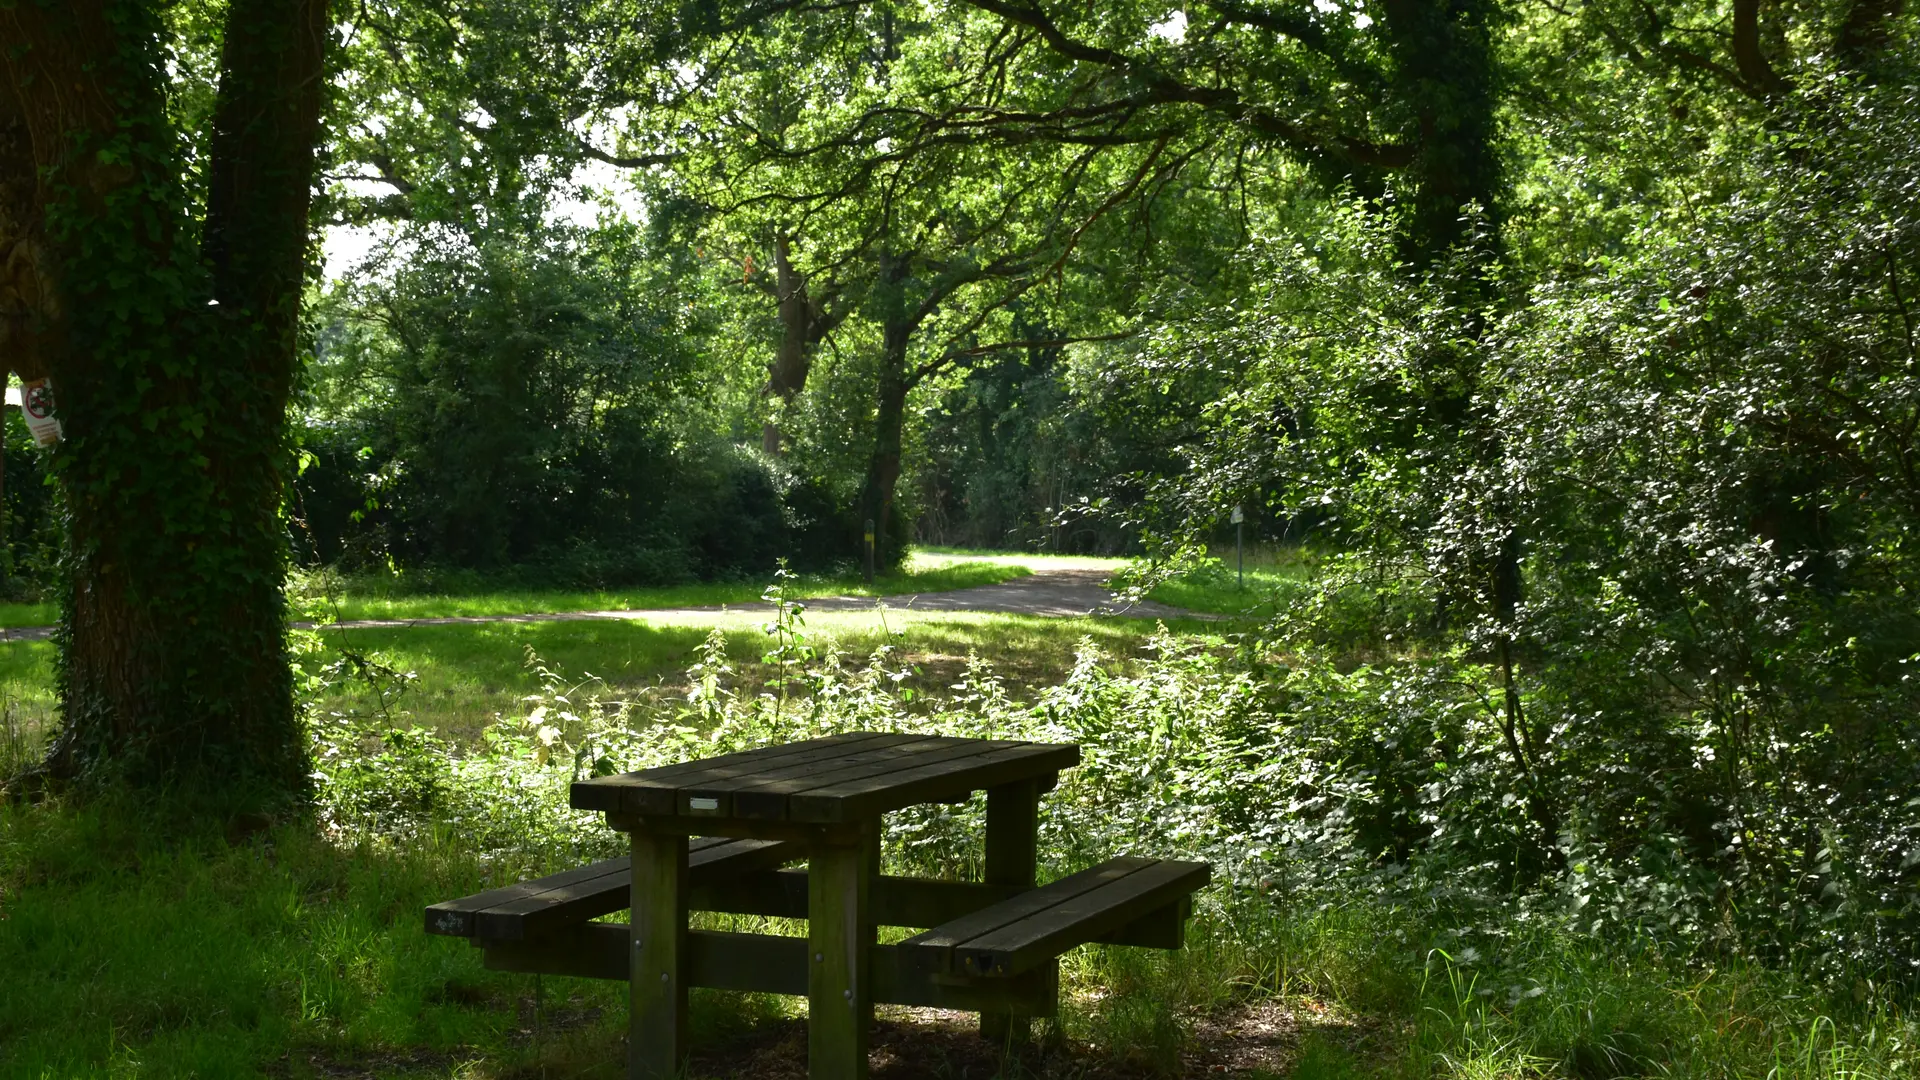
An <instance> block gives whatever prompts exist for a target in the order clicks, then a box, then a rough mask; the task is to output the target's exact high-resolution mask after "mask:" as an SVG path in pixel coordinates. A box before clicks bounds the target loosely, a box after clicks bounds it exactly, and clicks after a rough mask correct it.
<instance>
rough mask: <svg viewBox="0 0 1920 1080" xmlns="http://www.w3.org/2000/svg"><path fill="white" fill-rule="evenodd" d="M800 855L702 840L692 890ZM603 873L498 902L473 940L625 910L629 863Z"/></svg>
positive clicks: (784, 846) (693, 862)
mask: <svg viewBox="0 0 1920 1080" xmlns="http://www.w3.org/2000/svg"><path fill="white" fill-rule="evenodd" d="M800 855H801V848H800V845H798V844H794V843H792V842H790V841H781V840H729V839H727V838H725V837H718V836H703V837H700V838H699V839H697V840H694V841H692V842H691V843H690V844H689V845H688V854H687V882H688V885H689V887H697V886H701V885H712V884H715V883H717V882H720V881H725V880H727V879H728V878H731V877H737V876H739V875H741V874H750V873H753V872H754V871H756V870H771V869H772V868H774V867H776V866H779V865H780V864H781V863H784V862H790V861H792V860H794V859H797V858H799V857H800ZM594 865H595V866H597V867H603V868H604V871H603V872H602V873H601V874H600V875H599V876H598V877H593V878H586V879H582V880H577V881H572V882H568V883H566V884H564V885H558V886H556V887H554V888H551V889H548V890H547V891H545V892H541V893H536V894H533V895H531V896H523V897H519V898H516V899H514V900H510V901H508V902H506V903H503V904H497V905H495V906H493V907H491V908H488V909H487V910H485V911H481V912H478V913H477V914H476V915H475V917H474V928H473V936H475V937H483V938H493V939H497V940H502V941H511V940H514V939H516V938H523V937H527V938H531V937H539V936H541V935H542V934H544V933H547V932H549V931H551V930H552V929H554V928H555V927H558V926H563V925H565V924H567V923H570V922H586V921H587V920H588V919H597V918H599V917H600V916H602V915H610V914H612V913H613V912H616V911H621V910H624V909H625V908H626V906H627V904H628V902H629V900H630V899H631V896H630V886H631V884H632V880H633V864H632V860H630V859H608V860H607V861H605V862H602V863H595V864H594Z"/></svg>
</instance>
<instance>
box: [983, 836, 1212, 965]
mask: <svg viewBox="0 0 1920 1080" xmlns="http://www.w3.org/2000/svg"><path fill="white" fill-rule="evenodd" d="M1212 874H1213V870H1212V868H1211V867H1209V866H1208V865H1207V864H1206V863H1197V862H1177V861H1174V860H1171V859H1165V860H1156V861H1154V862H1153V863H1151V864H1150V865H1148V866H1146V867H1143V868H1141V869H1140V870H1138V871H1136V872H1134V873H1131V874H1128V875H1126V876H1124V877H1122V878H1119V879H1118V880H1115V881H1111V882H1107V883H1105V884H1102V885H1101V886H1100V887H1098V888H1095V889H1088V890H1086V891H1084V892H1081V893H1079V894H1077V895H1074V896H1071V897H1068V898H1066V899H1064V900H1062V901H1060V902H1059V903H1057V904H1055V905H1053V906H1052V907H1049V908H1047V909H1045V910H1043V911H1039V912H1036V913H1035V914H1033V915H1031V916H1028V917H1027V918H1024V919H1021V920H1020V921H1019V922H1016V923H1009V924H1007V925H1005V926H1002V927H1000V928H999V929H997V930H994V931H992V932H990V933H987V934H982V935H980V936H979V937H975V938H972V939H969V940H966V941H962V942H960V943H958V944H956V945H955V946H954V949H953V958H954V961H955V962H954V964H953V967H954V969H955V970H964V971H966V972H968V973H970V974H974V975H1013V974H1017V973H1019V972H1022V971H1025V970H1027V969H1028V968H1031V967H1033V966H1034V965H1036V964H1039V963H1042V962H1044V961H1047V960H1050V959H1052V958H1054V957H1056V956H1059V955H1060V954H1061V953H1062V952H1065V951H1066V950H1067V949H1070V948H1073V947H1074V946H1075V945H1080V944H1083V943H1085V942H1087V941H1089V940H1091V939H1092V938H1093V937H1095V936H1096V935H1098V934H1101V933H1103V932H1105V931H1108V930H1112V929H1115V928H1117V927H1120V926H1124V925H1126V924H1127V923H1129V922H1132V921H1133V920H1134V919H1136V918H1138V917H1139V916H1141V915H1144V914H1146V913H1147V912H1149V911H1152V910H1154V909H1155V908H1160V907H1164V906H1166V905H1167V904H1168V903H1171V902H1172V901H1174V900H1177V899H1178V898H1180V897H1182V896H1186V895H1188V894H1190V893H1192V892H1193V891H1194V890H1196V889H1199V888H1201V887H1202V886H1204V885H1206V883H1207V882H1208V881H1209V880H1210V879H1211V877H1212Z"/></svg>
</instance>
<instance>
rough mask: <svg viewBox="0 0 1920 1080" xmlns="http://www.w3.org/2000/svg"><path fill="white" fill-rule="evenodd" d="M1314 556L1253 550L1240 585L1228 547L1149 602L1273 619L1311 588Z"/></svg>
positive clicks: (1290, 550)
mask: <svg viewBox="0 0 1920 1080" xmlns="http://www.w3.org/2000/svg"><path fill="white" fill-rule="evenodd" d="M1316 572H1317V571H1316V567H1315V562H1314V559H1313V556H1312V555H1311V554H1310V553H1308V552H1305V551H1302V550H1300V549H1297V548H1283V549H1270V548H1256V549H1253V550H1250V551H1248V552H1247V553H1246V572H1245V576H1244V582H1243V580H1242V575H1241V574H1240V573H1239V572H1238V569H1237V567H1236V564H1235V561H1234V552H1233V549H1232V548H1227V549H1225V550H1224V551H1223V552H1215V553H1212V557H1210V558H1209V559H1208V560H1207V562H1206V563H1204V564H1202V565H1201V566H1200V567H1199V568H1197V569H1195V570H1192V571H1190V572H1188V573H1186V574H1183V575H1181V576H1180V577H1177V578H1174V579H1173V580H1171V581H1168V582H1166V583H1165V584H1162V585H1160V586H1158V587H1157V588H1155V589H1154V590H1153V591H1152V592H1151V593H1149V594H1148V597H1149V599H1152V600H1155V601H1158V602H1160V603H1162V604H1167V605H1170V606H1172V607H1177V608H1185V609H1187V610H1188V611H1200V612H1207V613H1210V614H1216V615H1239V616H1246V617H1249V618H1264V617H1267V616H1270V615H1272V614H1274V613H1275V612H1276V611H1278V610H1280V609H1281V608H1282V607H1284V606H1285V605H1286V604H1288V603H1291V602H1292V601H1293V599H1294V598H1296V597H1298V596H1299V595H1300V594H1301V593H1303V592H1305V591H1306V589H1307V587H1308V586H1309V585H1311V584H1312V583H1313V579H1314V575H1315V573H1316Z"/></svg>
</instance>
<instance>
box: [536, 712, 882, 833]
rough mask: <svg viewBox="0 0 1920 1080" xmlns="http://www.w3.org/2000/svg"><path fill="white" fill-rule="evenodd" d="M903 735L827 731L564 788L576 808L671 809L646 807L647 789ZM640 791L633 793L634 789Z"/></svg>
mask: <svg viewBox="0 0 1920 1080" xmlns="http://www.w3.org/2000/svg"><path fill="white" fill-rule="evenodd" d="M902 737H904V736H897V735H889V734H887V733H884V732H878V731H848V732H842V733H840V734H838V735H827V736H824V737H822V738H818V739H804V740H802V741H800V742H794V743H783V744H777V745H773V746H762V747H757V748H755V749H752V750H739V751H735V752H734V753H731V754H721V755H719V756H717V757H710V758H697V759H695V760H693V761H682V762H679V763H677V764H673V765H661V766H658V767H656V768H652V769H641V770H639V771H638V772H630V773H621V774H619V775H618V776H596V777H594V778H592V779H590V780H576V781H575V782H574V783H573V785H572V786H571V787H569V788H568V791H567V797H568V798H567V801H568V805H570V806H572V807H573V808H574V809H575V810H602V811H619V810H628V811H630V812H659V813H671V812H672V811H671V809H670V808H663V809H661V810H658V811H648V810H646V809H645V806H646V805H650V802H649V798H648V794H647V793H650V792H657V791H662V790H664V791H666V792H667V793H668V794H667V796H666V799H667V800H668V801H670V800H671V797H672V796H671V793H672V792H673V791H674V790H677V789H678V787H679V784H678V783H677V780H678V779H679V778H681V777H685V776H690V775H694V774H697V773H699V772H701V771H703V770H713V769H724V768H731V767H735V766H739V765H741V764H743V763H747V764H749V765H750V766H751V763H754V762H758V763H760V764H762V765H764V764H767V763H772V762H779V761H783V760H786V759H788V758H794V757H803V756H805V755H808V754H814V753H820V752H826V753H833V752H836V751H838V750H840V749H842V748H843V747H845V746H846V745H847V744H848V743H856V742H864V741H868V740H873V739H898V738H902ZM636 792H638V793H640V794H639V795H635V794H634V793H636Z"/></svg>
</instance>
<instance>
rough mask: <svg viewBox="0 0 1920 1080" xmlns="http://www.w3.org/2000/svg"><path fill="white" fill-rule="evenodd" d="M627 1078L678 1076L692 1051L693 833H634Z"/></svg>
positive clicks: (668, 1079)
mask: <svg viewBox="0 0 1920 1080" xmlns="http://www.w3.org/2000/svg"><path fill="white" fill-rule="evenodd" d="M631 902H632V905H633V912H632V916H633V917H632V921H631V923H630V926H631V927H632V930H631V937H632V940H633V950H632V953H633V957H632V959H633V962H632V966H631V967H630V968H629V973H628V980H629V982H628V987H629V990H630V992H631V995H632V1014H631V1016H630V1018H629V1021H628V1025H627V1077H628V1080H672V1078H673V1077H676V1076H679V1075H680V1065H681V1062H682V1061H683V1060H684V1059H685V1057H686V1053H687V978H686V974H687V838H686V837H684V836H668V835H663V834H660V833H655V832H648V831H646V830H644V829H642V830H639V831H636V832H635V833H634V834H633V892H632V896H631Z"/></svg>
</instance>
